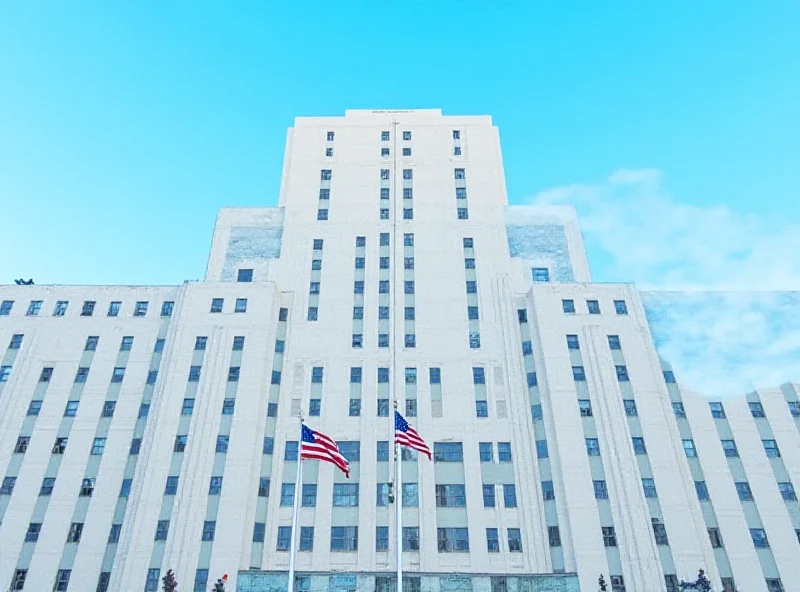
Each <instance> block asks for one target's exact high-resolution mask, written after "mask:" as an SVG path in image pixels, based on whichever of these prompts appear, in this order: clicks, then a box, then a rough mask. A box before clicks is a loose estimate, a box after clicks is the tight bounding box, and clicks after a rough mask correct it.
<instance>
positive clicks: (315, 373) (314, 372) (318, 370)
mask: <svg viewBox="0 0 800 592" xmlns="http://www.w3.org/2000/svg"><path fill="white" fill-rule="evenodd" d="M323 372H324V370H323V368H322V366H314V367H313V368H312V369H311V383H312V384H322V375H323Z"/></svg>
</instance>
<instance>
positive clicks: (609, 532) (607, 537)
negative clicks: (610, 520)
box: [601, 526, 617, 547]
mask: <svg viewBox="0 0 800 592" xmlns="http://www.w3.org/2000/svg"><path fill="white" fill-rule="evenodd" d="M601 530H602V533H603V545H605V546H606V547H616V546H617V534H616V532H614V527H613V526H603V527H602V529H601Z"/></svg>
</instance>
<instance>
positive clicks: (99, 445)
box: [92, 438, 106, 456]
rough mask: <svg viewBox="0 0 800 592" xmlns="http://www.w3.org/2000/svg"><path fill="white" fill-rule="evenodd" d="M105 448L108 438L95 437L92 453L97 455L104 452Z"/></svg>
mask: <svg viewBox="0 0 800 592" xmlns="http://www.w3.org/2000/svg"><path fill="white" fill-rule="evenodd" d="M105 449H106V439H105V438H95V439H94V442H92V454H94V455H95V456H97V455H99V454H103V452H104V451H105Z"/></svg>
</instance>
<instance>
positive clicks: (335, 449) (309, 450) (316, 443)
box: [300, 424, 350, 479]
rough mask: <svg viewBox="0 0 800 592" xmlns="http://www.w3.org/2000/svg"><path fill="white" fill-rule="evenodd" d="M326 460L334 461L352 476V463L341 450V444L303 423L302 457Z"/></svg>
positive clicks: (345, 472) (348, 476)
mask: <svg viewBox="0 0 800 592" xmlns="http://www.w3.org/2000/svg"><path fill="white" fill-rule="evenodd" d="M304 458H305V459H309V460H324V461H325V462H329V463H333V464H335V465H336V466H337V467H339V469H341V471H342V472H343V473H344V474H345V475H347V478H348V479H349V478H350V463H349V462H348V461H347V459H346V458H345V457H344V456H342V453H341V452H339V446H338V445H337V444H336V442H334V441H333V440H332V439H331V438H329V437H328V436H326V435H325V434H323V433H322V432H315V431H314V430H312V429H311V428H309V427H307V426H306V425H305V424H303V435H302V440H301V442H300V459H301V460H302V459H304Z"/></svg>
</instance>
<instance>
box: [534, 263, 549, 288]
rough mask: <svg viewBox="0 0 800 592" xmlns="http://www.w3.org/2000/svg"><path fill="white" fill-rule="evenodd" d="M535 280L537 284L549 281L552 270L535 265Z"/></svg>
mask: <svg viewBox="0 0 800 592" xmlns="http://www.w3.org/2000/svg"><path fill="white" fill-rule="evenodd" d="M531 274H532V275H533V281H534V283H537V284H542V283H547V282H549V281H550V270H549V269H547V268H546V267H534V268H533V269H532V270H531Z"/></svg>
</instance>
